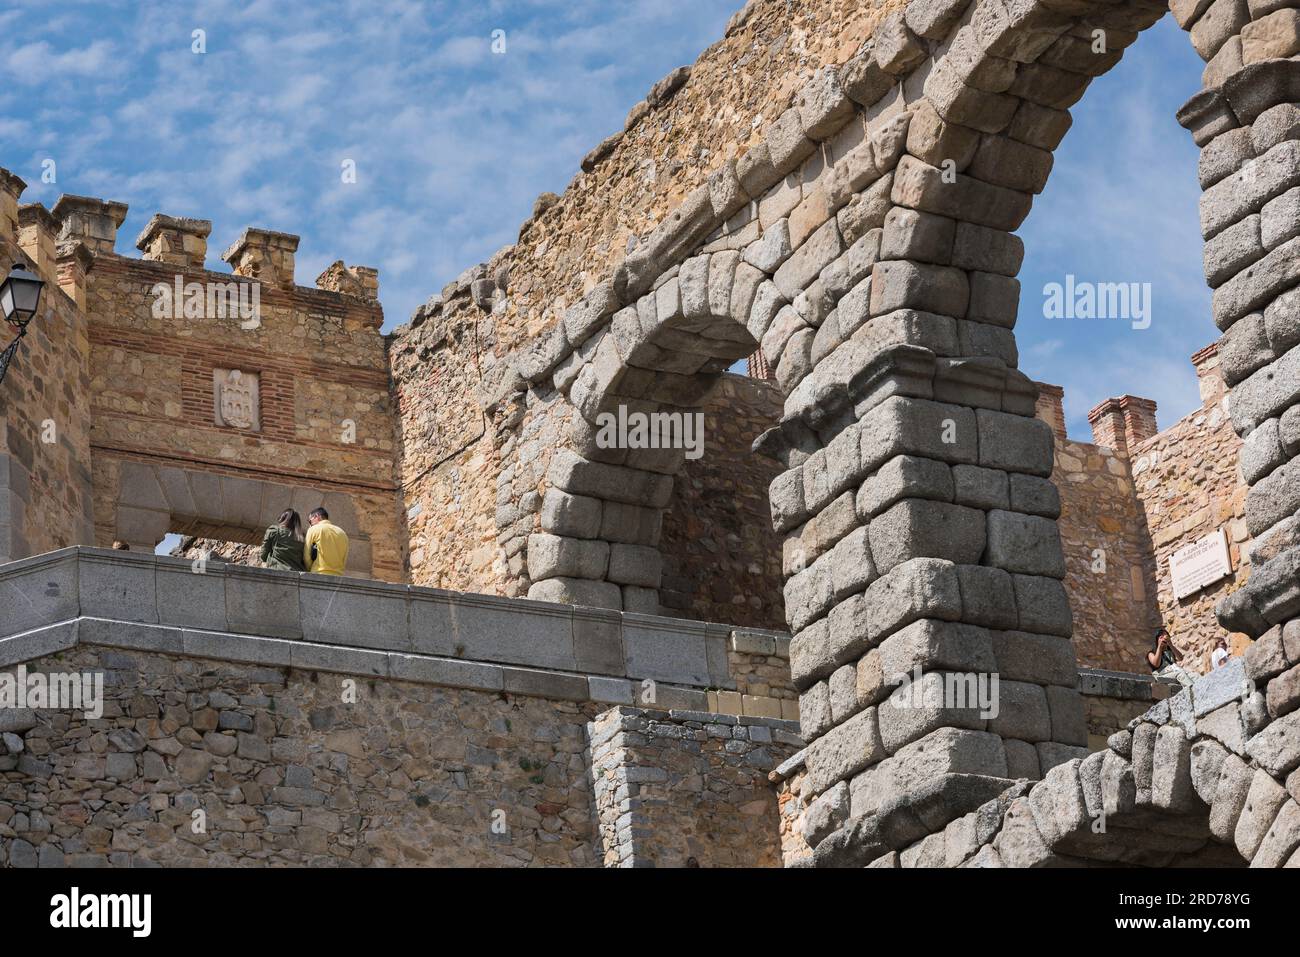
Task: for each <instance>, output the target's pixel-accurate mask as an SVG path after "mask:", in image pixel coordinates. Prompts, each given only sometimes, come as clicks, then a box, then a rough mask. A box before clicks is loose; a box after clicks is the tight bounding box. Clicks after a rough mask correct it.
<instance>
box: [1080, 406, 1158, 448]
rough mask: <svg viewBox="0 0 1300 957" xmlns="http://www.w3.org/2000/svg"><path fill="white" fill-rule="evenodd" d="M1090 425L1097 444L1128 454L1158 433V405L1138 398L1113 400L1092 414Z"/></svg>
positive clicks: (1094, 410) (1090, 413)
mask: <svg viewBox="0 0 1300 957" xmlns="http://www.w3.org/2000/svg"><path fill="white" fill-rule="evenodd" d="M1088 423H1089V424H1090V425H1091V426H1092V440H1093V442H1095V443H1096V444H1097V445H1100V446H1102V447H1103V448H1108V449H1114V450H1115V451H1116V452H1122V453H1124V454H1126V455H1127V454H1128V453H1129V452H1130V451H1131V450H1133V449H1135V448H1137V446H1138V445H1139V444H1141V443H1142V442H1145V441H1146V440H1147V439H1149V438H1151V437H1152V436H1154V435H1155V434H1156V432H1157V427H1156V403H1155V400H1153V399H1143V398H1140V397H1138V396H1135V395H1121V396H1118V397H1114V398H1110V399H1107V400H1106V401H1105V402H1103V403H1101V404H1100V405H1098V406H1097V407H1096V408H1095V409H1093V410H1092V411H1091V412H1089V413H1088Z"/></svg>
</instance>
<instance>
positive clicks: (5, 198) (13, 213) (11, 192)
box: [0, 167, 27, 240]
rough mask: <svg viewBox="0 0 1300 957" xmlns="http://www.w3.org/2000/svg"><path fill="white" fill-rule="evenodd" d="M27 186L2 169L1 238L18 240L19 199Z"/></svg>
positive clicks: (0, 189)
mask: <svg viewBox="0 0 1300 957" xmlns="http://www.w3.org/2000/svg"><path fill="white" fill-rule="evenodd" d="M26 188H27V184H26V183H25V182H24V181H23V180H22V179H21V178H20V177H18V176H17V175H16V174H14V173H11V172H10V171H9V170H7V169H4V168H3V167H0V236H3V237H4V238H5V239H10V240H17V238H18V197H19V196H21V195H22V194H23V190H25V189H26Z"/></svg>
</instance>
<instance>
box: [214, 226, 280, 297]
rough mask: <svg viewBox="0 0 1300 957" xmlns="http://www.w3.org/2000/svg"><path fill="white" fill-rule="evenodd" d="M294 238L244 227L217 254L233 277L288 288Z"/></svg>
mask: <svg viewBox="0 0 1300 957" xmlns="http://www.w3.org/2000/svg"><path fill="white" fill-rule="evenodd" d="M297 251H298V237H297V236H294V235H292V234H291V233H277V232H274V231H272V230H269V229H252V228H249V229H245V230H244V231H243V233H242V234H241V235H240V237H239V238H238V239H236V240H235V242H234V244H233V245H232V246H231V247H230V248H229V249H227V250H226V251H225V252H224V253H222V254H221V258H222V259H224V260H225V261H226V262H228V263H230V265H231V268H232V269H234V271H235V275H236V276H247V277H249V278H250V279H260V280H262V282H264V283H267V284H269V285H272V286H279V287H280V288H282V289H292V288H293V286H294V281H293V254H294V253H295V252H297Z"/></svg>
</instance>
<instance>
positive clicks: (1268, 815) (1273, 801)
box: [1232, 771, 1287, 861]
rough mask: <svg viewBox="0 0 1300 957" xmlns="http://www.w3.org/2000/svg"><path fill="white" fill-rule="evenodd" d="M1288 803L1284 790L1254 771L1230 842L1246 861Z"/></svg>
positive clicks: (1257, 847)
mask: <svg viewBox="0 0 1300 957" xmlns="http://www.w3.org/2000/svg"><path fill="white" fill-rule="evenodd" d="M1286 802H1287V793H1286V789H1285V788H1284V787H1282V785H1280V784H1278V783H1277V782H1276V781H1274V780H1273V779H1272V778H1271V777H1270V776H1269V775H1268V774H1267V773H1265V772H1264V771H1256V772H1255V773H1254V774H1253V775H1252V776H1251V778H1250V787H1249V789H1247V791H1246V797H1245V800H1244V801H1243V803H1242V806H1241V814H1240V816H1239V817H1238V818H1237V826H1236V828H1235V829H1234V830H1233V835H1232V840H1233V843H1234V844H1236V846H1237V850H1238V851H1240V852H1241V856H1242V857H1244V858H1245V859H1246V860H1248V861H1249V860H1251V859H1252V858H1254V856H1255V852H1256V851H1258V850H1259V847H1260V845H1261V844H1262V843H1263V841H1264V836H1265V835H1266V834H1267V833H1268V829H1269V827H1270V826H1271V825H1272V823H1273V820H1274V818H1275V817H1276V816H1277V813H1278V811H1280V810H1281V809H1282V805H1283V804H1285V803H1286Z"/></svg>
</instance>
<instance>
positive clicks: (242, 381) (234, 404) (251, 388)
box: [212, 369, 260, 432]
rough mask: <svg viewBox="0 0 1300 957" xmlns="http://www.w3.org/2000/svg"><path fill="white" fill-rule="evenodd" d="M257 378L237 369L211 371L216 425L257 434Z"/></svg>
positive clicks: (253, 373)
mask: <svg viewBox="0 0 1300 957" xmlns="http://www.w3.org/2000/svg"><path fill="white" fill-rule="evenodd" d="M257 386H258V375H257V373H256V372H243V371H241V370H239V369H213V370H212V397H213V406H214V410H215V418H216V423H217V425H223V426H227V427H228V428H232V429H243V430H245V431H250V432H256V431H258V430H259V428H260V426H259V419H258V413H259V409H258V390H257Z"/></svg>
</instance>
